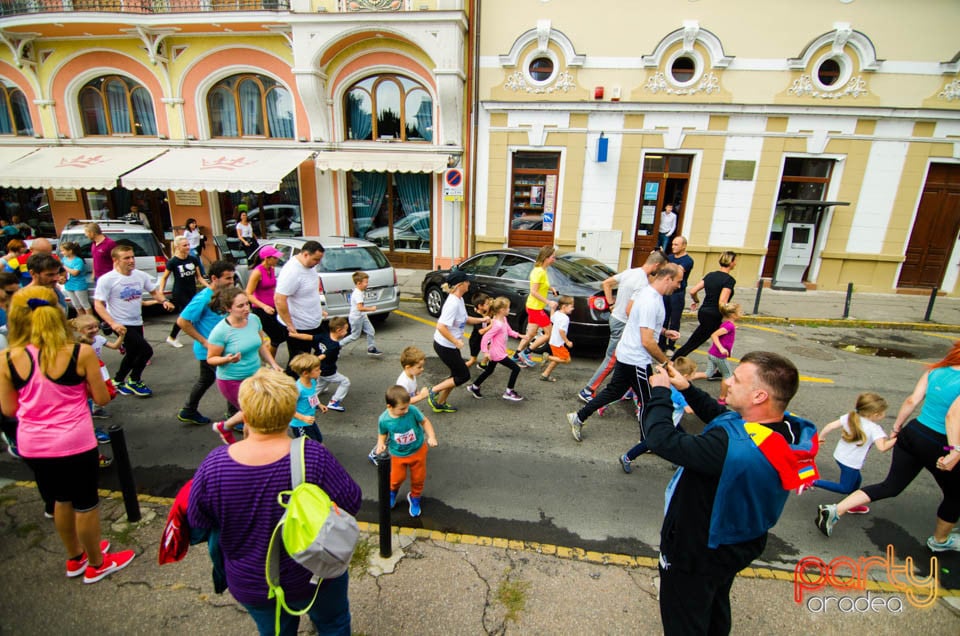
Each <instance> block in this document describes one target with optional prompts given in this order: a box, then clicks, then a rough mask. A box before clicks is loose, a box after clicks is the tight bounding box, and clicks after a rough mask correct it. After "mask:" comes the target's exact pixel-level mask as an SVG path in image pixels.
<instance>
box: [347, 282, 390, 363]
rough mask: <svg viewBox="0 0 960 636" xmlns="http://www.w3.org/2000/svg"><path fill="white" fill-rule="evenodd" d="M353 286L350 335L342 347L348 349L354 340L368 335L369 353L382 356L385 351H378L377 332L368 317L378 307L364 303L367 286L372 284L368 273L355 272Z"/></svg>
mask: <svg viewBox="0 0 960 636" xmlns="http://www.w3.org/2000/svg"><path fill="white" fill-rule="evenodd" d="M353 284H354V285H355V287H354V289H353V293H352V294H350V315H349V320H350V335H349V336H347V337H346V338H344V339H343V341H342V342H340V346H341V347H346V346H347V345H348V344H350V343H351V342H353V341H354V340H359V339H360V336H361V335H363V334H366V335H367V353H368V354H370V355H372V356H377V357H379V356H382V355H383V351H380V350H379V349H377V341H376V340H375V339H374V336H375V335H376V333H377V330H376V329H374V328H373V323H372V322H370V317H369V316H368V315H367V314H369V313H370V312H371V311H376V310H377V306H376V305H367V304H365V303H364V299H365V298H366V293H367V285H369V284H370V275H369V274H367V273H366V272H354V273H353Z"/></svg>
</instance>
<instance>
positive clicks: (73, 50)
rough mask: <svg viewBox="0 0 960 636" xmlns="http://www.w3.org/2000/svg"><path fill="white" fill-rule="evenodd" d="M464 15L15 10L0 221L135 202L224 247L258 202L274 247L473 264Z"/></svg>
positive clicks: (110, 1)
mask: <svg viewBox="0 0 960 636" xmlns="http://www.w3.org/2000/svg"><path fill="white" fill-rule="evenodd" d="M464 4H465V3H464V2H463V1H462V0H263V1H260V0H256V1H254V0H176V1H174V0H43V1H38V0H14V1H12V2H4V3H2V7H0V90H2V92H3V93H2V94H3V96H4V98H5V103H4V104H2V105H0V188H2V192H0V195H2V197H3V203H4V206H3V209H0V216H3V217H4V218H6V219H7V220H9V219H8V217H10V216H19V217H21V218H20V220H21V221H26V222H28V223H29V224H30V225H31V226H32V228H33V230H34V231H35V233H48V234H55V233H56V232H58V231H59V230H61V229H62V227H63V226H64V224H65V223H66V222H67V221H68V220H69V219H71V218H73V219H85V218H86V219H98V218H119V217H121V216H123V215H125V214H127V213H128V212H129V210H130V206H131V205H137V206H139V208H140V210H141V211H146V213H147V215H148V218H149V219H150V222H151V227H152V229H153V230H154V231H155V232H156V233H157V235H158V238H160V239H161V240H164V241H169V240H170V239H172V238H173V236H174V235H175V234H176V233H178V232H179V230H180V229H181V228H182V226H183V225H184V223H185V222H186V220H187V219H188V218H196V219H197V220H198V221H199V224H200V225H201V227H202V228H203V230H204V233H205V234H208V235H213V236H216V235H228V236H229V235H230V234H231V232H234V229H233V226H234V224H235V222H236V217H237V215H238V212H239V211H240V210H242V209H243V206H246V209H247V210H248V212H249V215H250V217H251V221H253V222H254V225H255V226H256V227H258V230H259V233H260V234H261V236H273V235H278V234H279V235H289V234H293V235H299V234H303V235H346V236H358V237H362V238H368V239H370V240H372V241H374V242H376V243H377V244H378V245H380V246H381V247H382V248H383V249H384V251H385V252H386V253H387V255H388V257H389V258H390V259H391V261H393V262H394V263H395V264H397V265H404V266H414V267H431V266H432V265H433V264H434V261H435V260H436V259H439V260H443V259H447V260H449V259H453V258H462V257H463V255H464V254H465V253H466V250H467V248H468V242H467V239H466V233H465V232H464V231H463V228H464V227H466V226H467V222H468V219H467V215H466V212H465V209H466V208H465V206H464V205H463V204H462V203H461V202H459V201H456V200H453V201H447V200H445V199H444V196H443V185H442V184H443V183H444V177H443V174H444V172H445V171H446V170H447V169H448V167H449V166H456V165H457V164H459V165H460V167H461V168H464V167H465V166H466V164H465V163H462V159H463V155H464V150H465V130H466V121H467V115H468V114H467V112H466V109H465V104H467V103H468V101H467V88H468V85H469V82H470V80H471V77H470V74H469V73H470V67H469V65H468V59H469V57H468V56H469V53H470V51H469V46H468V44H469V39H468V32H467V28H468V18H469V12H468V8H467V7H465V6H464ZM211 245H212V242H211ZM205 255H206V257H207V258H214V257H216V253H215V251H214V250H213V248H212V247H211V248H208V250H207V252H206V253H205Z"/></svg>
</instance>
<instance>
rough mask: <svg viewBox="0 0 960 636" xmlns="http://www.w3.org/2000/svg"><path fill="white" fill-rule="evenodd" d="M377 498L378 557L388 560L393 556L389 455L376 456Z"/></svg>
mask: <svg viewBox="0 0 960 636" xmlns="http://www.w3.org/2000/svg"><path fill="white" fill-rule="evenodd" d="M377 490H378V492H377V496H378V497H379V500H380V520H379V523H380V556H381V557H383V558H384V559H389V558H390V556H391V555H392V554H393V541H392V537H391V535H392V534H393V533H392V531H391V527H390V454H389V453H386V452H384V453H380V454H379V455H377Z"/></svg>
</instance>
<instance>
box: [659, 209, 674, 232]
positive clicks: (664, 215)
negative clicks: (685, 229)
mask: <svg viewBox="0 0 960 636" xmlns="http://www.w3.org/2000/svg"><path fill="white" fill-rule="evenodd" d="M676 229H677V213H676V212H667V211H666V210H664V211H663V212H661V213H660V233H661V234H673V233H674V232H675V231H676Z"/></svg>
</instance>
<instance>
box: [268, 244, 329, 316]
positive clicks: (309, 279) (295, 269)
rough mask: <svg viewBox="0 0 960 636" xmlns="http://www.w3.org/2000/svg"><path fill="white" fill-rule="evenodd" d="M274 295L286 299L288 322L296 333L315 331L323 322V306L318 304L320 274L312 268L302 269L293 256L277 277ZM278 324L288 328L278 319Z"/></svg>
mask: <svg viewBox="0 0 960 636" xmlns="http://www.w3.org/2000/svg"><path fill="white" fill-rule="evenodd" d="M274 293H275V294H282V295H284V296H286V297H287V308H288V309H289V310H290V320H291V321H292V322H293V327H294V328H295V329H296V330H297V331H307V330H309V329H316V328H317V327H319V326H320V323H321V322H323V304H322V303H321V302H320V274H319V273H317V270H316V269H314V268H313V267H304V266H303V264H302V263H301V262H300V260H299V259H298V258H297V257H296V256H295V257H293V258H291V259H290V260H289V261H287V263H286V265H284V266H283V268H282V269H281V270H280V273H279V274H278V275H277V288H276V290H275V292H274ZM277 319H278V320H279V321H280V324H282V325H284V326H288V325H287V324H286V323H285V322H283V320H282V319H281V318H280V314H279V312H278V313H277Z"/></svg>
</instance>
